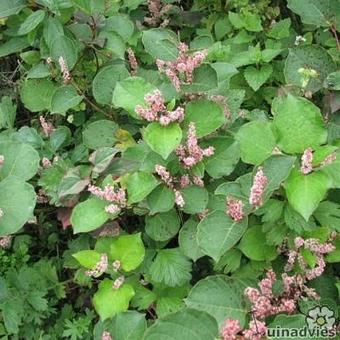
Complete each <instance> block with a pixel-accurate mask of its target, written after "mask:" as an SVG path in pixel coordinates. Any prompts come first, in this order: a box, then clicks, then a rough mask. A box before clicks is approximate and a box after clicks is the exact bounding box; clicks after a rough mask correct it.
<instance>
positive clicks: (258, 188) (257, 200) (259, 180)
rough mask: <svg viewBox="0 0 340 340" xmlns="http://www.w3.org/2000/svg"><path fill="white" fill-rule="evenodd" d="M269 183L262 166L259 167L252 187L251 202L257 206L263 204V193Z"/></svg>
mask: <svg viewBox="0 0 340 340" xmlns="http://www.w3.org/2000/svg"><path fill="white" fill-rule="evenodd" d="M267 183H268V178H267V177H266V176H265V174H264V172H263V168H262V167H258V169H257V172H256V174H255V177H254V180H253V185H252V187H251V189H250V196H249V203H250V204H251V205H252V206H253V207H255V208H257V207H260V206H261V205H262V204H263V194H264V191H265V188H266V186H267Z"/></svg>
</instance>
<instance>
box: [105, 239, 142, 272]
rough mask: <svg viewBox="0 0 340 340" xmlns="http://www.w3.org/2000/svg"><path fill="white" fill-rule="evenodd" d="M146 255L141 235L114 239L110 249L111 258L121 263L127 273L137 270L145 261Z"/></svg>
mask: <svg viewBox="0 0 340 340" xmlns="http://www.w3.org/2000/svg"><path fill="white" fill-rule="evenodd" d="M144 255H145V249H144V244H143V241H142V239H141V234H140V233H138V234H133V235H121V236H119V237H118V238H117V239H114V240H113V241H112V244H111V248H110V256H111V258H113V259H115V260H119V261H120V262H121V266H122V268H123V269H124V270H125V271H131V270H133V269H136V268H137V267H138V266H139V265H140V264H141V263H142V261H143V259H144Z"/></svg>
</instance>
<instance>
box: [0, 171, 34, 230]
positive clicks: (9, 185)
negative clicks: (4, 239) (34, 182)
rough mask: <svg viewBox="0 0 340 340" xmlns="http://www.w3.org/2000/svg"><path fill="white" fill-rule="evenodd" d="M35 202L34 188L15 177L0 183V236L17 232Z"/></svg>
mask: <svg viewBox="0 0 340 340" xmlns="http://www.w3.org/2000/svg"><path fill="white" fill-rule="evenodd" d="M35 202H36V195H35V192H34V188H33V187H32V186H31V185H30V184H28V183H25V182H24V181H23V180H22V179H19V178H17V177H13V176H11V177H7V178H5V179H4V180H2V181H1V182H0V208H1V209H2V211H3V216H2V217H1V218H0V236H4V235H9V234H13V233H15V232H17V231H18V230H19V229H20V228H21V227H22V226H23V225H24V224H25V223H26V222H27V220H29V219H30V218H32V217H33V211H34V207H35Z"/></svg>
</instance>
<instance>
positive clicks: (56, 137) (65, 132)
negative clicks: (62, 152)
mask: <svg viewBox="0 0 340 340" xmlns="http://www.w3.org/2000/svg"><path fill="white" fill-rule="evenodd" d="M71 136H72V134H71V131H70V129H69V128H68V127H67V126H62V125H61V126H59V127H57V128H56V129H55V130H54V131H53V132H52V133H51V136H50V146H51V149H52V150H53V151H57V150H58V149H59V148H61V147H62V146H63V145H67V143H68V142H69V141H70V140H71Z"/></svg>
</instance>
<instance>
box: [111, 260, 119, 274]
mask: <svg viewBox="0 0 340 340" xmlns="http://www.w3.org/2000/svg"><path fill="white" fill-rule="evenodd" d="M120 266H121V262H120V261H119V260H116V261H113V263H112V269H113V271H114V272H117V271H118V270H119V269H120Z"/></svg>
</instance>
